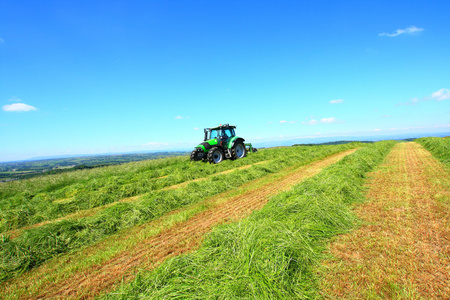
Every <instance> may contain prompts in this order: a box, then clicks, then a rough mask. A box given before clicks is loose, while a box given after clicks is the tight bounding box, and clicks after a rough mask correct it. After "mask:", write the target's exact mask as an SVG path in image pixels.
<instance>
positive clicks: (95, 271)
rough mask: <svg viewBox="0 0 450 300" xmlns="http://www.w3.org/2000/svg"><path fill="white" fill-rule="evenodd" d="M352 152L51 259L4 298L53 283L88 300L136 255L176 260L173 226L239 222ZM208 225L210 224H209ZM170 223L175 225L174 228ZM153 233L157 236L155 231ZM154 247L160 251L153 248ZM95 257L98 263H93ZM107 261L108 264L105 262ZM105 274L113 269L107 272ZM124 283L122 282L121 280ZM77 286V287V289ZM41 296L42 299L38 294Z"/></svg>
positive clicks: (8, 288) (186, 237) (10, 286)
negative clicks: (271, 198)
mask: <svg viewBox="0 0 450 300" xmlns="http://www.w3.org/2000/svg"><path fill="white" fill-rule="evenodd" d="M354 150H355V149H353V150H348V151H345V152H341V153H338V154H335V155H332V156H330V157H327V158H326V159H323V160H320V161H317V162H315V163H312V164H310V165H305V166H302V167H300V168H298V165H297V166H293V167H290V168H286V169H284V170H282V171H280V172H277V173H273V174H271V175H269V176H265V177H262V178H260V179H259V180H256V181H252V182H251V183H249V184H246V185H244V186H242V187H240V188H239V189H236V190H231V191H229V192H227V193H224V194H221V195H218V196H216V197H214V198H211V199H208V200H205V201H201V202H199V203H197V204H195V205H192V206H189V207H187V208H186V209H183V210H179V211H178V212H177V213H175V212H174V213H173V214H169V215H166V216H164V217H163V218H161V219H159V220H155V221H153V222H150V223H148V224H143V225H141V226H137V227H134V228H131V229H129V230H124V231H121V232H119V233H118V234H116V235H114V236H113V237H110V238H107V239H106V240H105V241H103V242H101V243H98V244H97V245H94V246H92V247H89V248H86V249H85V250H81V251H80V252H78V253H75V254H69V255H68V256H66V257H61V258H55V259H53V260H51V261H49V262H48V263H47V264H46V265H45V266H42V267H40V268H38V269H36V270H34V271H32V272H30V273H28V274H26V275H23V276H21V277H19V278H17V279H16V280H13V281H10V282H8V283H7V284H6V283H5V285H4V286H5V291H4V294H5V295H8V298H15V297H20V295H23V294H27V295H28V297H31V295H41V296H42V297H44V298H48V297H56V294H55V293H60V292H59V291H58V290H56V291H54V293H53V294H52V288H45V287H46V286H47V285H50V283H51V285H52V287H53V289H54V288H55V287H57V286H61V284H63V285H62V288H61V291H62V292H61V293H60V294H58V296H59V297H60V296H64V297H69V295H70V296H72V297H76V298H77V297H81V296H82V295H83V297H87V295H88V294H84V293H90V294H89V295H90V296H92V295H93V293H95V291H97V290H98V289H102V288H104V287H105V286H104V285H105V283H106V282H108V281H111V280H112V281H113V282H114V280H120V278H121V277H122V276H124V274H127V276H129V273H121V272H124V271H125V272H126V271H127V269H130V268H132V264H131V263H129V261H128V260H129V259H132V261H133V264H137V263H138V262H139V260H138V259H137V257H138V255H137V253H139V256H141V257H143V256H142V255H143V253H144V254H145V253H146V252H151V251H156V253H157V255H155V256H156V257H158V256H161V255H162V257H164V255H165V254H164V253H166V252H167V253H170V254H169V255H174V254H175V253H177V251H181V249H183V248H182V247H184V246H182V245H181V246H177V247H174V248H173V249H166V250H164V247H168V245H169V241H170V240H171V238H170V235H168V233H169V232H171V231H173V230H176V228H174V229H171V228H172V226H173V227H175V226H178V225H179V226H181V227H180V228H183V227H182V226H186V225H187V223H192V222H200V223H201V222H213V223H214V222H221V221H223V218H225V219H226V218H235V217H239V216H241V215H242V214H246V213H248V210H247V207H251V209H255V208H257V207H260V205H263V204H264V203H265V202H264V200H265V199H266V197H267V195H268V194H274V193H277V192H278V191H279V190H280V189H284V188H287V187H289V186H290V185H291V184H293V183H295V182H297V181H299V180H301V179H302V178H304V177H308V176H312V175H313V174H316V173H318V172H319V171H320V169H322V168H323V167H324V166H326V165H328V164H330V163H334V162H335V161H337V160H338V159H340V158H342V157H343V156H345V155H348V154H349V153H351V152H353V151H354ZM249 204H250V206H249ZM255 204H256V206H255ZM258 205H259V206H258ZM224 209H225V210H224ZM206 210H208V211H206ZM203 212H204V213H203ZM193 214H196V216H195V218H196V220H197V221H195V220H190V221H189V222H186V223H185V224H180V223H181V222H183V221H187V219H186V218H189V217H191V216H193ZM208 219H211V220H210V221H207V220H208ZM170 220H177V221H176V222H174V221H170ZM169 221H170V222H169ZM183 223H184V222H183ZM213 223H212V224H213ZM204 224H206V223H204ZM155 227H156V228H157V229H158V230H155ZM162 229H164V230H165V231H166V232H167V233H165V234H162V233H161V234H162V235H161V236H159V237H156V238H155V239H156V240H160V241H163V243H162V244H160V245H152V244H151V243H150V241H151V240H152V236H155V235H156V234H158V233H160V230H162ZM193 229H194V232H195V234H196V235H198V234H199V233H200V232H202V230H204V229H205V228H202V227H201V226H200V225H196V226H194V227H193ZM206 229H207V228H206ZM180 230H181V231H182V234H181V235H179V236H180V237H181V239H182V241H183V242H187V241H189V243H190V244H192V243H193V242H194V240H193V239H192V235H191V234H190V233H189V231H187V229H180ZM175 236H178V235H175ZM172 239H173V237H172ZM149 243H150V244H149ZM157 246H158V247H163V248H162V249H161V248H157ZM156 249H159V250H156ZM119 254H120V255H119ZM93 257H95V258H96V259H93ZM154 259H155V258H154V257H150V258H149V259H145V261H144V262H140V263H138V265H139V267H141V268H142V267H143V266H145V265H148V264H149V263H150V262H151V261H154ZM108 260H111V261H109V262H108ZM124 264H125V265H124ZM108 268H112V269H111V270H109V271H108ZM100 271H101V272H100ZM73 273H77V274H73ZM102 274H107V279H104V280H101V281H100V280H99V279H98V277H99V276H102ZM36 278H38V280H36ZM77 278H78V279H77ZM124 278H126V277H125V276H124ZM84 281H87V282H88V283H84V284H82V286H81V282H84ZM28 282H35V284H33V285H30V284H28ZM67 282H69V283H70V284H68V283H67ZM78 282H80V286H77V283H78ZM96 283H97V284H96ZM39 291H40V293H41V294H39ZM43 291H45V292H43ZM42 293H44V294H42ZM62 293H65V294H62ZM33 297H34V296H33ZM42 297H41V298H42ZM38 298H39V297H38Z"/></svg>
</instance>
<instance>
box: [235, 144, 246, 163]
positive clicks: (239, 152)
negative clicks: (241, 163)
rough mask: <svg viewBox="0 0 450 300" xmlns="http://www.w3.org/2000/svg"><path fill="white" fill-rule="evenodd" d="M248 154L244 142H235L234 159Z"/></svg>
mask: <svg viewBox="0 0 450 300" xmlns="http://www.w3.org/2000/svg"><path fill="white" fill-rule="evenodd" d="M246 154H247V149H245V145H244V143H242V142H237V143H236V144H234V146H233V148H231V157H233V159H238V158H243V157H245V155H246Z"/></svg>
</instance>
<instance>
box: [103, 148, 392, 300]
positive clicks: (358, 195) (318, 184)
mask: <svg viewBox="0 0 450 300" xmlns="http://www.w3.org/2000/svg"><path fill="white" fill-rule="evenodd" d="M394 144H395V142H392V141H387V142H379V143H376V144H372V145H369V146H366V147H364V148H362V149H360V150H358V151H357V152H355V153H354V154H352V155H349V156H347V157H345V158H344V159H342V160H341V161H340V162H338V163H336V164H335V165H332V166H330V167H328V168H327V169H325V170H324V171H322V172H321V173H320V174H319V175H317V176H315V177H313V178H311V179H308V180H306V181H304V182H302V183H301V184H299V185H297V186H295V187H294V188H293V189H292V190H291V191H290V192H286V193H282V194H279V195H277V196H275V197H274V198H272V199H271V200H270V202H269V203H268V204H267V205H266V206H265V207H264V208H263V209H262V210H260V211H256V212H254V213H253V214H251V215H250V217H248V218H247V219H244V220H242V221H240V222H237V223H233V224H229V225H223V226H219V227H216V229H215V230H213V232H212V233H211V234H210V235H208V236H207V237H206V239H205V242H204V244H203V246H202V247H201V248H200V249H199V250H198V251H196V252H194V253H191V254H187V255H183V256H179V257H176V258H173V259H170V260H168V261H167V262H166V263H164V264H163V265H161V266H160V267H159V268H158V269H157V270H155V271H154V272H142V273H141V274H139V276H137V277H136V279H135V280H134V282H132V283H130V284H126V285H123V286H122V287H121V288H120V289H118V290H116V291H114V292H112V293H109V294H107V295H105V296H104V298H106V299H141V298H145V299H203V298H211V299H297V298H300V299H302V298H314V297H317V296H318V291H317V286H316V281H315V279H314V276H313V275H314V272H313V270H314V267H315V266H316V265H317V264H318V261H319V260H320V259H321V258H323V254H322V251H323V249H324V244H325V243H326V241H327V240H328V239H329V238H330V237H332V236H334V235H336V234H338V233H343V232H346V231H348V230H349V229H350V228H351V227H352V225H353V224H354V221H355V217H354V215H353V214H352V213H351V204H352V203H355V202H359V201H363V200H364V195H363V190H364V179H365V175H366V174H367V172H369V171H371V170H372V169H373V168H374V167H375V166H377V165H378V164H379V163H380V162H382V160H383V159H384V157H385V156H386V154H387V153H388V152H389V151H390V149H391V148H392V146H393V145H394Z"/></svg>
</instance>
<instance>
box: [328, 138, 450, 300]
mask: <svg viewBox="0 0 450 300" xmlns="http://www.w3.org/2000/svg"><path fill="white" fill-rule="evenodd" d="M370 177H371V178H370V181H369V183H368V187H369V190H368V191H367V198H368V201H367V202H365V203H363V204H361V205H358V207H357V208H356V214H357V215H358V217H359V218H360V219H361V220H363V223H362V224H361V226H360V227H359V228H358V229H357V230H355V231H353V232H351V233H348V234H345V235H342V236H339V237H338V238H337V239H336V240H335V241H333V243H332V244H331V245H330V247H329V251H330V253H331V254H332V257H331V258H330V259H328V260H327V261H325V262H324V267H323V268H321V269H320V273H319V274H320V275H319V276H320V277H321V278H322V279H321V280H320V283H321V286H322V288H323V290H322V292H323V295H324V296H325V297H326V298H328V299H448V297H449V295H450V272H449V271H450V270H449V266H450V245H449V241H450V227H449V225H450V206H449V204H450V185H449V184H450V173H449V172H448V169H446V168H444V167H443V166H442V164H440V163H439V162H438V161H437V160H436V159H434V158H433V157H432V155H431V154H430V153H429V152H428V151H427V150H425V149H424V148H422V147H421V146H420V145H418V144H417V143H401V144H398V145H397V146H396V147H395V148H394V149H393V150H392V152H391V153H390V154H389V155H388V157H387V158H386V161H385V163H384V164H383V165H382V166H381V167H380V168H379V169H378V170H377V171H376V172H374V173H373V174H372V175H371V176H370Z"/></svg>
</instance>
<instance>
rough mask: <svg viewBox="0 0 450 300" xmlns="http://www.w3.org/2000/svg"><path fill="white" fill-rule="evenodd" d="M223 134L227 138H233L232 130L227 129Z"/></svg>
mask: <svg viewBox="0 0 450 300" xmlns="http://www.w3.org/2000/svg"><path fill="white" fill-rule="evenodd" d="M224 133H225V134H226V135H227V136H228V137H233V136H234V129H231V128H228V129H225V130H224Z"/></svg>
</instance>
